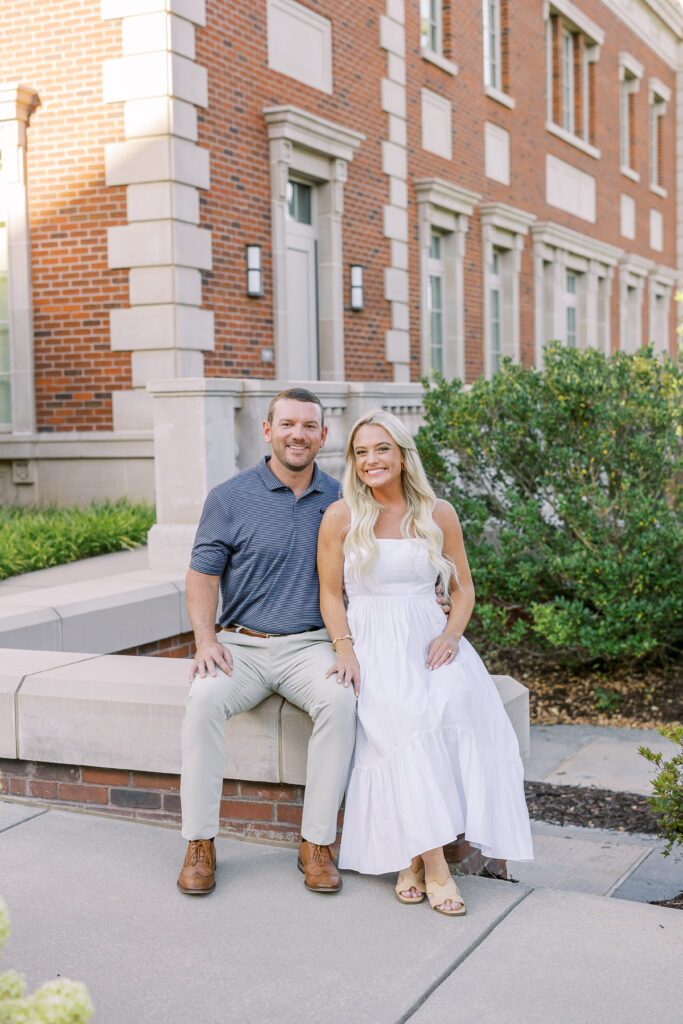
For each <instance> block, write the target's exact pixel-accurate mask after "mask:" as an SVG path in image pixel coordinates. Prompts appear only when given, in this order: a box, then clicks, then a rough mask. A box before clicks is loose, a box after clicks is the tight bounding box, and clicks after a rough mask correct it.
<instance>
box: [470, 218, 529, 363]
mask: <svg viewBox="0 0 683 1024" xmlns="http://www.w3.org/2000/svg"><path fill="white" fill-rule="evenodd" d="M479 220H480V222H481V234H482V250H483V264H484V296H485V299H484V374H485V376H486V377H487V378H490V377H491V375H492V371H493V356H492V328H491V310H490V303H489V302H488V299H487V297H488V295H489V291H490V280H489V279H490V274H491V265H492V263H493V252H494V249H496V250H499V251H500V250H504V251H505V252H506V254H507V256H506V257H505V259H504V263H505V266H503V267H502V269H501V273H500V278H501V291H502V292H503V305H504V308H505V309H506V316H505V317H504V318H502V319H504V321H505V323H506V326H507V328H508V331H509V333H508V344H507V345H505V346H503V347H502V348H501V352H502V354H503V355H510V356H511V357H512V360H513V362H515V363H519V361H520V358H521V350H520V309H519V278H520V273H521V269H522V250H523V248H524V240H525V238H526V236H527V235H528V233H529V228H530V227H531V225H532V224H533V223H534V222H535V221H536V217H535V215H534V214H532V213H526V212H525V211H524V210H518V209H516V208H515V207H513V206H508V205H507V204H506V203H483V204H482V205H481V206H480V207H479Z"/></svg>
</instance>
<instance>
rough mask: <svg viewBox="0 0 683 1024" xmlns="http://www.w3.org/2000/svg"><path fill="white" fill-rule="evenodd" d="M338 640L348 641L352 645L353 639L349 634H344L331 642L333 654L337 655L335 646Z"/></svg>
mask: <svg viewBox="0 0 683 1024" xmlns="http://www.w3.org/2000/svg"><path fill="white" fill-rule="evenodd" d="M340 640H350V641H351V643H353V637H352V636H351V634H350V633H345V634H344V636H338V637H336V638H335V639H334V640H333V641H332V650H333V651H334V653H335V654H336V653H337V644H338V643H339V641H340Z"/></svg>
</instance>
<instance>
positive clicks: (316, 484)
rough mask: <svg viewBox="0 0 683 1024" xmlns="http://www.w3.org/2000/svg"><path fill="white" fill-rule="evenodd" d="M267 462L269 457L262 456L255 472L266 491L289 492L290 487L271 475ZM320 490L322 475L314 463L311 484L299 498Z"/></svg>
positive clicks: (321, 487)
mask: <svg viewBox="0 0 683 1024" xmlns="http://www.w3.org/2000/svg"><path fill="white" fill-rule="evenodd" d="M269 462H270V455H264V457H263V458H262V459H261V461H260V462H259V463H257V465H256V472H257V473H258V475H259V476H260V478H261V480H262V481H263V483H264V484H265V485H266V487H267V488H268V490H269V491H281V490H285V491H289V490H291V487H288V486H287V484H283V482H282V480H279V479H278V477H276V476H275V473H273V471H272V469H271V468H270V466H269V465H268V463H269ZM322 490H323V482H322V473H321V472H320V470H319V469H318V466H317V463H315V462H314V463H313V476H312V478H311V482H310V484H309V486H308V487H307V488H306V490H305V491H304V493H303V494H302V495H301V497H302V498H303V496H304V495H305V494H309V493H310V492H311V491H322Z"/></svg>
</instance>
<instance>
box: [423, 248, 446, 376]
mask: <svg viewBox="0 0 683 1024" xmlns="http://www.w3.org/2000/svg"><path fill="white" fill-rule="evenodd" d="M443 247H444V240H443V237H442V236H441V234H439V232H437V231H432V235H431V240H430V243H429V265H428V275H429V284H428V289H427V303H428V306H429V367H430V370H431V371H432V372H438V373H443V366H444V363H443V339H444V334H445V331H444V263H443Z"/></svg>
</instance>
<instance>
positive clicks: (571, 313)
mask: <svg viewBox="0 0 683 1024" xmlns="http://www.w3.org/2000/svg"><path fill="white" fill-rule="evenodd" d="M566 288H567V290H566V292H565V310H566V328H567V333H566V338H565V340H566V342H567V345H569V347H570V348H576V274H573V273H571V272H570V271H567V279H566Z"/></svg>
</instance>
